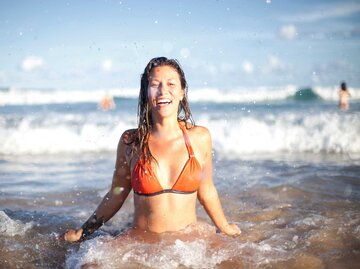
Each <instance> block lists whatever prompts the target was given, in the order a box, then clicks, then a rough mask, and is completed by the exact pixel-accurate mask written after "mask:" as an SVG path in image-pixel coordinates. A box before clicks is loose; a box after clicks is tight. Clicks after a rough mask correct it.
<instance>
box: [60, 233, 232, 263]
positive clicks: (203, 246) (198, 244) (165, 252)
mask: <svg viewBox="0 0 360 269" xmlns="http://www.w3.org/2000/svg"><path fill="white" fill-rule="evenodd" d="M121 240H122V241H123V243H122V244H121V246H117V245H114V244H111V240H110V241H108V242H106V241H103V240H101V239H99V238H97V239H93V240H89V241H86V242H84V243H83V244H81V247H80V249H79V251H77V252H76V253H71V254H70V255H69V256H68V257H67V260H66V268H69V269H70V268H71V269H73V268H74V269H76V268H82V266H83V265H86V264H96V265H97V266H99V267H100V268H104V269H106V268H115V267H119V266H120V267H121V266H123V267H124V268H125V267H127V266H128V265H134V264H137V265H140V266H144V267H146V268H164V269H172V268H179V266H186V267H188V268H195V269H196V268H199V269H202V268H204V269H205V268H214V267H215V266H216V264H219V263H221V262H222V261H224V260H227V259H228V258H229V254H230V253H231V252H230V251H228V252H226V251H222V250H216V249H211V248H210V247H209V246H208V243H207V242H206V241H205V240H202V239H198V240H195V241H193V242H184V241H182V240H179V239H178V240H176V241H175V242H174V243H173V244H169V243H165V242H159V243H158V244H147V243H139V242H135V241H134V240H131V239H127V238H123V239H121ZM124 240H125V241H126V244H125V243H124Z"/></svg>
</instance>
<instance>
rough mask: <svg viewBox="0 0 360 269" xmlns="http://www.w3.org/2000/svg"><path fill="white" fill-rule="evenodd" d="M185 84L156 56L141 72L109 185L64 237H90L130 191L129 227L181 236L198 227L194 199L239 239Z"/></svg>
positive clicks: (171, 63) (174, 65)
mask: <svg viewBox="0 0 360 269" xmlns="http://www.w3.org/2000/svg"><path fill="white" fill-rule="evenodd" d="M187 88H188V87H187V82H186V79H185V75H184V72H183V70H182V69H181V67H180V65H179V63H178V62H177V61H176V60H173V59H167V58H165V57H158V58H154V59H152V60H151V61H150V62H149V63H148V64H147V66H146V67H145V70H144V73H143V74H142V77H141V87H140V94H139V101H138V127H137V129H132V130H127V131H125V132H124V133H123V134H122V136H121V138H120V141H119V144H118V148H117V158H116V163H115V170H114V173H113V178H112V185H111V188H110V190H109V192H108V193H107V194H106V195H105V197H104V198H103V200H102V201H101V203H100V205H99V206H98V207H97V209H96V210H95V212H94V213H93V214H92V216H91V217H90V218H89V219H88V220H87V221H86V222H85V223H84V224H83V225H82V227H81V228H79V229H77V230H69V231H67V232H66V233H65V234H64V235H63V238H64V239H65V240H66V241H78V240H81V239H84V238H86V237H87V236H89V235H90V234H92V233H93V232H94V231H95V230H96V229H98V228H99V227H101V226H102V225H103V224H104V223H105V222H107V221H108V220H109V219H110V218H112V217H113V216H114V214H115V213H116V212H117V211H118V210H119V209H120V208H121V207H122V205H123V203H124V201H125V200H126V198H127V197H128V195H129V193H130V191H131V190H133V191H134V208H135V212H134V219H133V228H134V229H141V230H144V231H151V232H155V233H163V232H171V231H180V230H182V229H184V228H186V227H187V226H189V225H191V224H194V223H196V222H197V216H196V200H197V199H199V201H200V203H201V204H202V206H203V207H204V208H205V210H206V212H207V214H208V215H209V217H210V218H211V220H212V221H213V223H214V224H215V226H216V227H217V228H218V229H219V230H220V231H221V232H223V233H225V234H227V235H239V234H240V233H241V231H240V229H239V228H238V226H237V225H235V224H229V223H228V221H227V219H226V217H225V215H224V212H223V209H222V206H221V203H220V200H219V196H218V193H217V190H216V188H215V186H214V183H213V178H212V142H211V136H210V133H209V131H208V130H207V129H206V128H205V127H201V126H197V125H195V124H194V121H193V119H192V115H191V111H190V108H189V103H188V98H187Z"/></svg>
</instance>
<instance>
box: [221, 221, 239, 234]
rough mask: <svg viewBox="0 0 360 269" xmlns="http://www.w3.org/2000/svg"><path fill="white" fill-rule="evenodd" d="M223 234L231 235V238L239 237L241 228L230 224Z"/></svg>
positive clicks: (223, 230)
mask: <svg viewBox="0 0 360 269" xmlns="http://www.w3.org/2000/svg"><path fill="white" fill-rule="evenodd" d="M222 232H223V233H225V234H227V235H231V236H238V235H240V234H241V230H240V228H239V227H238V226H237V225H236V224H233V223H232V224H228V225H226V226H225V227H224V228H223V229H222Z"/></svg>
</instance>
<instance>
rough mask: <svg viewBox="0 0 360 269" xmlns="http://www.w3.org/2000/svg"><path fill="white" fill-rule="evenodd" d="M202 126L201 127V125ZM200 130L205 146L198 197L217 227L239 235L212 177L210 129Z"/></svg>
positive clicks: (203, 145)
mask: <svg viewBox="0 0 360 269" xmlns="http://www.w3.org/2000/svg"><path fill="white" fill-rule="evenodd" d="M200 128H201V127H200ZM201 129H202V130H201V132H199V133H200V134H199V135H200V137H199V139H200V140H199V141H201V142H202V143H201V145H202V147H203V151H202V152H203V156H202V158H203V162H202V174H203V179H202V182H201V184H200V187H199V190H198V194H197V196H198V199H199V201H200V203H201V205H202V206H203V207H204V209H205V211H206V212H207V214H208V215H209V217H210V218H211V220H212V221H213V223H214V224H215V225H216V227H217V228H218V229H219V230H220V231H221V232H223V233H225V234H227V235H239V234H240V233H241V231H240V229H239V227H238V226H237V225H236V224H229V223H228V221H227V220H226V217H225V215H224V211H223V209H222V206H221V202H220V199H219V195H218V193H217V190H216V188H215V186H214V182H213V179H212V142H211V136H210V133H209V131H208V130H207V129H206V128H201Z"/></svg>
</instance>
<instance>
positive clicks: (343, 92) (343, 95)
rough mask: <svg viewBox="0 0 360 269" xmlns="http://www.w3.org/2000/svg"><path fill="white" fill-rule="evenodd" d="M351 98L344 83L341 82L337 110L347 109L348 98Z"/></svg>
mask: <svg viewBox="0 0 360 269" xmlns="http://www.w3.org/2000/svg"><path fill="white" fill-rule="evenodd" d="M350 97H351V95H350V93H349V91H348V89H347V87H346V83H345V82H341V85H340V90H339V108H340V109H341V110H348V109H349V98H350Z"/></svg>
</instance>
